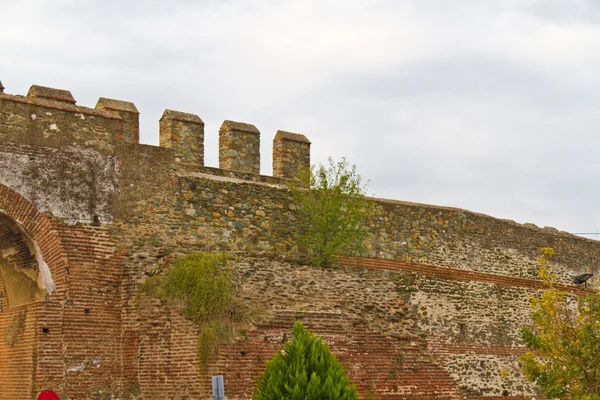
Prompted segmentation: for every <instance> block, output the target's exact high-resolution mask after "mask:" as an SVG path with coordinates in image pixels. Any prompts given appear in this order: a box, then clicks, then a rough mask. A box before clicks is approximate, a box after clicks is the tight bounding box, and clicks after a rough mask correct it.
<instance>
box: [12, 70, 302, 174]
mask: <svg viewBox="0 0 600 400" xmlns="http://www.w3.org/2000/svg"><path fill="white" fill-rule="evenodd" d="M53 111H54V112H53ZM139 115H140V113H139V111H138V109H137V107H136V106H135V104H134V103H132V102H128V101H122V100H116V99H109V98H105V97H100V98H99V99H98V102H97V103H96V106H95V107H94V108H89V107H84V106H80V105H77V101H76V99H75V97H74V96H73V95H72V94H71V92H70V91H68V90H64V89H55V88H49V87H44V86H39V85H33V86H31V88H30V89H29V91H28V93H27V95H26V96H20V95H12V94H8V93H5V92H4V86H3V85H2V83H1V82H0V137H3V138H4V139H5V140H6V141H18V140H20V139H19V138H17V137H16V136H15V135H16V134H17V133H18V132H17V131H19V130H20V131H21V134H22V136H21V137H20V138H21V139H22V137H24V136H25V135H36V136H37V138H36V139H35V140H39V137H40V136H41V137H42V138H44V139H46V140H47V142H48V144H53V143H55V144H56V145H58V144H59V143H60V142H61V140H60V138H59V137H60V136H61V135H62V136H63V137H65V138H66V137H69V135H71V136H73V137H75V138H76V139H78V141H79V143H81V144H83V143H85V145H87V146H89V145H92V146H99V147H102V148H107V146H113V147H114V146H119V145H124V144H139V136H140V124H139ZM17 120H18V121H19V123H11V121H15V122H16V121H17ZM2 124H8V125H9V128H10V129H9V130H10V131H11V132H10V133H9V132H6V133H4V134H3V132H2ZM11 134H12V138H11ZM218 134H219V168H220V169H222V170H225V171H230V172H231V175H232V176H233V175H240V174H241V175H246V176H247V175H248V174H250V175H258V174H259V173H260V167H261V165H260V131H259V130H258V128H257V127H256V126H254V125H252V124H249V123H245V122H237V121H231V120H226V121H224V122H223V124H222V125H221V127H220V129H219V133H218ZM159 147H161V148H165V149H169V151H171V152H173V154H174V157H175V161H176V162H177V163H179V164H181V165H184V166H186V167H187V168H191V169H192V170H196V171H199V168H202V167H204V121H203V120H202V119H201V118H200V117H199V116H198V115H196V114H191V113H187V112H182V111H176V110H170V109H167V110H165V111H164V113H163V114H162V116H161V118H160V120H159ZM309 167H310V141H308V139H307V138H306V137H305V136H304V135H301V134H296V133H290V132H286V131H281V130H280V131H277V133H276V135H275V138H274V140H273V176H274V177H276V178H285V179H293V178H295V177H297V173H298V171H301V170H303V169H305V168H309ZM211 170H214V169H212V168H211ZM204 172H205V171H204ZM219 175H222V174H219ZM252 180H254V179H252Z"/></svg>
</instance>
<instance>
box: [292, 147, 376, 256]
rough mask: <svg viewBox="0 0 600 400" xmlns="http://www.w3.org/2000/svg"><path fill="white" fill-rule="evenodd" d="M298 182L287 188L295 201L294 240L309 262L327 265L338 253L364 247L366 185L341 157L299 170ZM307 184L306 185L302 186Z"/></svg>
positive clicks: (369, 211) (367, 208)
mask: <svg viewBox="0 0 600 400" xmlns="http://www.w3.org/2000/svg"><path fill="white" fill-rule="evenodd" d="M301 183H302V184H303V185H304V187H303V186H301V185H298V184H297V182H294V183H292V184H291V185H290V189H291V191H292V194H293V196H294V200H295V202H296V204H297V205H298V227H297V228H298V229H297V231H296V235H295V238H296V241H297V242H298V244H299V245H300V246H301V247H303V248H305V249H307V250H308V252H309V256H310V258H309V263H310V264H312V265H313V266H316V267H328V266H331V265H332V264H333V263H335V262H336V261H337V259H338V257H339V255H340V254H357V253H360V252H361V251H362V250H363V249H364V245H363V241H364V240H365V238H366V237H367V235H368V230H367V223H368V219H369V218H370V216H371V214H372V213H373V206H372V203H370V202H369V201H367V199H366V198H365V192H366V185H363V184H362V183H361V177H360V175H359V174H358V173H357V172H356V166H355V165H353V166H352V167H350V166H349V165H348V162H347V161H346V159H345V158H342V160H341V161H339V162H334V161H333V160H332V159H331V158H329V165H328V166H324V165H322V164H321V165H319V166H318V167H313V168H312V169H311V170H310V171H305V173H304V174H301ZM306 187H308V189H306Z"/></svg>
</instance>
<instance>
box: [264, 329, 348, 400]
mask: <svg viewBox="0 0 600 400" xmlns="http://www.w3.org/2000/svg"><path fill="white" fill-rule="evenodd" d="M292 333H293V337H292V339H291V340H290V341H289V342H287V343H286V344H285V345H284V348H283V351H282V352H279V353H277V354H276V355H275V357H273V359H271V360H270V361H269V362H267V368H266V370H265V372H264V373H263V374H262V375H261V376H260V377H259V378H258V379H257V392H256V393H255V394H254V399H255V400H280V399H289V400H357V399H358V394H357V392H356V387H355V386H354V385H353V384H352V383H351V382H350V380H349V379H348V377H347V376H346V375H345V373H344V367H343V366H342V364H341V363H340V362H339V361H338V360H337V359H336V357H335V356H334V355H333V354H331V352H330V351H329V347H328V346H327V344H325V343H323V341H322V340H321V338H319V337H317V336H315V335H313V334H312V333H310V332H309V331H307V330H305V329H304V326H302V322H300V321H298V322H296V323H295V324H294V327H293V328H292Z"/></svg>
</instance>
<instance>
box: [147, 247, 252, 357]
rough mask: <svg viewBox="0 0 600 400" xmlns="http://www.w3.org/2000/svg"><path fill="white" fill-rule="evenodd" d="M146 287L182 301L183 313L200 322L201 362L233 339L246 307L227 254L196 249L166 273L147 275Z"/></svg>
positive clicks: (181, 258) (152, 294) (157, 293)
mask: <svg viewBox="0 0 600 400" xmlns="http://www.w3.org/2000/svg"><path fill="white" fill-rule="evenodd" d="M142 291H143V292H144V293H146V294H149V295H151V296H154V297H157V298H160V299H162V300H166V301H170V302H181V304H182V305H183V308H182V312H183V314H184V315H185V316H186V317H188V318H189V319H191V320H192V321H194V322H195V323H196V324H198V327H199V333H198V357H199V360H200V365H201V366H206V364H207V362H208V361H209V360H210V359H211V358H213V357H216V356H217V354H218V348H219V347H218V344H219V342H220V341H225V340H229V339H230V337H231V334H232V332H233V330H234V329H235V326H236V324H239V323H242V322H243V321H244V318H245V315H246V313H245V310H244V307H243V305H242V304H241V302H240V301H239V300H238V299H237V298H236V296H235V285H234V282H233V276H232V270H231V267H230V266H229V264H228V263H227V256H226V255H225V254H210V253H194V254H188V255H185V256H183V257H180V258H178V259H176V260H175V261H174V262H173V263H172V265H171V267H170V268H169V269H167V270H166V271H165V272H164V273H162V274H158V275H154V276H151V277H149V278H148V279H146V281H145V282H144V283H143V284H142Z"/></svg>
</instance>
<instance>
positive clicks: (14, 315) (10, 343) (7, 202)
mask: <svg viewBox="0 0 600 400" xmlns="http://www.w3.org/2000/svg"><path fill="white" fill-rule="evenodd" d="M0 215H2V216H4V217H6V218H8V219H9V220H12V221H14V222H15V223H17V224H18V227H19V228H20V229H21V230H22V232H23V233H24V234H25V235H26V236H27V238H28V239H29V240H31V241H32V242H33V244H34V245H35V247H36V252H38V251H39V253H40V254H41V256H42V258H43V261H44V262H45V263H46V265H47V266H48V268H49V269H50V273H51V275H52V280H53V281H54V284H55V287H54V291H53V292H52V293H51V295H50V296H46V299H45V300H44V299H42V300H38V301H35V302H33V303H29V304H24V305H19V306H16V307H10V308H6V307H4V308H3V310H2V312H0V388H2V389H1V390H0V400H11V399H30V398H36V397H37V396H36V394H37V393H38V392H39V391H40V389H45V388H49V389H58V390H59V391H60V390H62V387H63V385H64V382H63V381H64V377H63V373H62V369H61V368H57V366H60V365H61V360H62V352H63V343H62V337H61V335H60V332H61V331H62V325H63V318H62V314H63V304H64V299H65V297H66V293H67V288H66V271H67V268H66V266H67V256H66V252H65V249H64V246H63V243H62V240H61V237H60V235H59V229H58V228H59V225H58V224H59V222H58V221H55V220H52V219H49V218H47V217H46V216H45V215H44V214H43V213H42V212H40V211H39V210H38V209H37V208H36V206H35V205H34V204H33V203H31V202H30V201H29V200H27V199H26V198H25V197H23V196H22V195H21V194H19V193H17V192H16V191H14V190H13V189H11V188H9V187H7V186H4V185H2V184H0ZM1 289H4V282H3V279H2V277H1V276H0V290H1ZM0 301H1V299H0Z"/></svg>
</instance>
